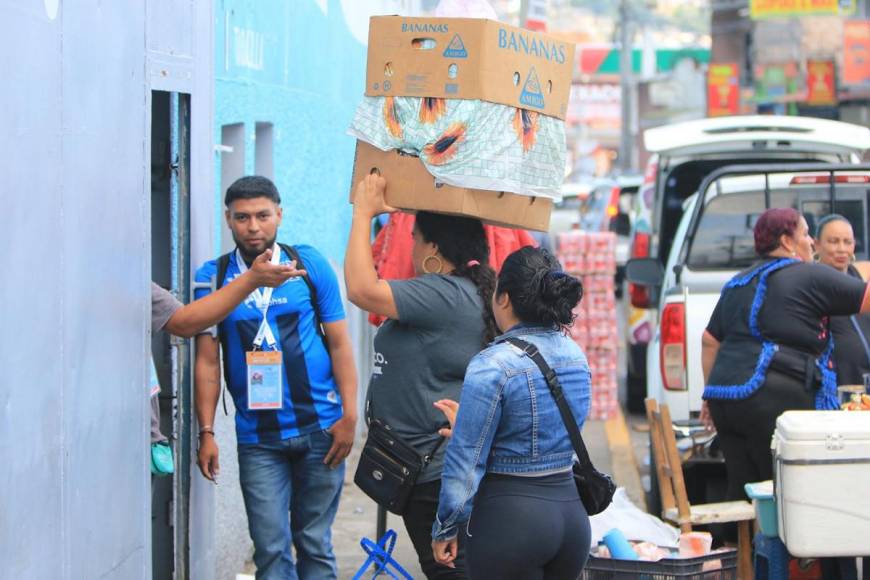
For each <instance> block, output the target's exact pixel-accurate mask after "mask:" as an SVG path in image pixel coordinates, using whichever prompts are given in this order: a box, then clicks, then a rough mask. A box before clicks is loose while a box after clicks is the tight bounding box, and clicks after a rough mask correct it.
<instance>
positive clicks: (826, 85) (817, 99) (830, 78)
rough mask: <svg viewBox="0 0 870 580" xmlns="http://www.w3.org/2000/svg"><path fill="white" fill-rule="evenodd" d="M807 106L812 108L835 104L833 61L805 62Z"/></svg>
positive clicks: (835, 85) (835, 87)
mask: <svg viewBox="0 0 870 580" xmlns="http://www.w3.org/2000/svg"><path fill="white" fill-rule="evenodd" d="M807 104H808V105H814V106H819V105H836V104H837V83H836V81H835V80H834V61H832V60H808V61H807Z"/></svg>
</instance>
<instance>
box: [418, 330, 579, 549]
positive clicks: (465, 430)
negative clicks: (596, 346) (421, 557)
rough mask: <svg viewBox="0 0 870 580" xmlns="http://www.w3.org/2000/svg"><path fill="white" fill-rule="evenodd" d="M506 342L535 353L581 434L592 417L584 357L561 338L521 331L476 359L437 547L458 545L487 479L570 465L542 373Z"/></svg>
mask: <svg viewBox="0 0 870 580" xmlns="http://www.w3.org/2000/svg"><path fill="white" fill-rule="evenodd" d="M507 337H518V338H522V339H523V340H525V341H527V342H531V343H533V344H534V345H535V346H537V347H538V350H539V351H540V352H541V354H542V355H543V356H544V360H546V361H547V363H548V364H549V365H550V366H551V367H552V368H553V370H554V371H556V375H557V376H558V377H559V382H560V383H561V385H562V389H563V390H564V392H565V398H566V400H567V401H568V403H569V405H570V407H571V411H572V412H573V413H574V418H575V419H576V420H577V425H578V427H580V428H581V429H582V427H583V422H584V421H585V419H586V415H587V414H588V412H589V391H590V375H589V365H588V363H587V362H586V355H584V354H583V351H582V350H580V347H579V346H577V344H575V343H574V342H573V341H572V340H571V339H570V338H568V337H566V336H564V335H563V334H562V333H561V332H558V331H556V330H552V329H549V328H542V327H538V326H526V325H518V326H515V327H514V328H512V329H511V330H509V331H508V332H507V333H506V334H504V335H502V336H500V337H498V338H497V339H496V344H493V345H490V346H489V347H488V348H487V349H486V350H484V351H483V352H481V353H480V354H478V355H477V356H475V357H474V358H473V359H471V363H470V364H469V365H468V370H467V371H466V374H465V382H464V383H463V385H462V394H461V396H460V400H459V414H458V416H457V417H456V425H455V426H454V429H453V437H451V439H450V441H449V442H448V444H447V454H446V457H445V459H444V471H443V472H442V475H441V497H440V501H439V504H438V513H437V516H436V518H435V523H434V524H433V526H432V537H433V538H434V539H435V540H439V541H443V540H447V539H450V538H452V537H454V536H455V535H456V533H457V527H458V525H459V524H460V523H462V522H465V521H467V520H468V518H469V514H470V513H471V506H472V499H473V498H474V495H475V494H476V493H477V489H478V486H479V485H480V481H481V479H482V478H483V476H484V474H485V473H501V474H535V473H541V474H542V475H543V474H547V473H553V472H556V471H561V470H565V469H568V468H570V466H571V463H572V461H573V456H574V450H573V448H572V447H571V440H570V439H569V438H568V431H567V430H566V429H565V425H564V423H563V422H562V418H561V416H560V415H559V409H558V407H557V406H556V402H555V401H554V400H553V397H552V395H551V394H550V389H549V388H548V387H547V383H546V382H545V381H544V377H543V375H542V374H541V371H540V370H539V369H538V367H537V365H535V363H534V361H532V359H531V358H529V357H528V356H526V355H525V354H524V353H523V352H522V351H521V350H519V349H518V348H516V347H515V346H513V345H511V344H508V343H501V344H498V341H500V340H503V339H504V338H507Z"/></svg>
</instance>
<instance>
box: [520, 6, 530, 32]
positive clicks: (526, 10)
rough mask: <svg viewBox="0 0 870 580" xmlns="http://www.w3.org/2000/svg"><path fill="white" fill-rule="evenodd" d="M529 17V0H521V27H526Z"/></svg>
mask: <svg viewBox="0 0 870 580" xmlns="http://www.w3.org/2000/svg"><path fill="white" fill-rule="evenodd" d="M528 18H529V0H521V2H520V28H525V27H526V20H528Z"/></svg>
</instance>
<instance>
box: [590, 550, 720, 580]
mask: <svg viewBox="0 0 870 580" xmlns="http://www.w3.org/2000/svg"><path fill="white" fill-rule="evenodd" d="M717 560H719V562H720V563H721V566H720V567H716V568H712V566H713V565H714V564H709V563H712V562H715V561H717ZM705 564H706V565H707V566H708V567H709V569H707V570H705V569H704V566H705ZM641 577H642V578H644V579H648V580H671V579H672V578H690V579H692V580H737V550H733V549H728V550H721V551H716V552H713V553H711V554H707V555H706V556H698V557H697V558H663V559H661V560H659V561H658V562H644V561H642V560H615V559H612V558H596V557H595V556H594V555H593V554H590V555H589V560H588V561H587V562H586V567H585V568H584V569H583V576H582V577H581V578H583V580H628V579H629V578H632V579H634V578H641Z"/></svg>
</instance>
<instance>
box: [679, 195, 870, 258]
mask: <svg viewBox="0 0 870 580" xmlns="http://www.w3.org/2000/svg"><path fill="white" fill-rule="evenodd" d="M868 192H870V190H867V189H866V186H865V187H861V188H859V187H854V186H848V187H847V186H843V187H838V189H837V198H838V199H837V201H835V202H834V212H835V213H839V214H841V215H843V216H845V217H846V218H847V219H848V220H849V221H850V222H851V224H852V228H853V230H854V232H855V254H856V256H858V257H859V258H860V259H864V258H865V257H866V255H867V232H866V229H867V228H866V219H867V218H866V216H867V213H866V206H867V194H868ZM771 207H792V208H795V209H797V210H798V211H800V212H801V213H802V214H803V215H804V217H805V218H806V220H807V224H808V225H809V227H810V232H814V231H815V224H816V223H818V220H819V218H821V217H823V216H825V215H827V214H829V213H831V210H830V203H829V201H828V187H827V186H811V187H805V186H795V187H790V188H787V189H781V190H774V191H771ZM764 210H765V207H764V192H763V191H750V192H741V193H726V194H722V195H718V196H716V197H714V198H713V199H711V200H710V201H709V202H708V203H707V205H706V206H704V208H703V209H702V210H701V216H700V219H699V220H698V223H697V224H696V227H695V232H694V236H693V238H692V240H691V244H690V246H689V250H688V256H687V259H686V265H687V266H688V267H689V268H690V269H692V270H740V269H743V268H746V267H749V266H750V265H752V264H753V263H754V262H755V261H756V260H757V259H758V256H757V255H756V254H755V241H754V236H753V232H752V229H753V228H754V227H755V222H756V221H757V220H758V216H760V215H761V214H762V213H763V212H764Z"/></svg>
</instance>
